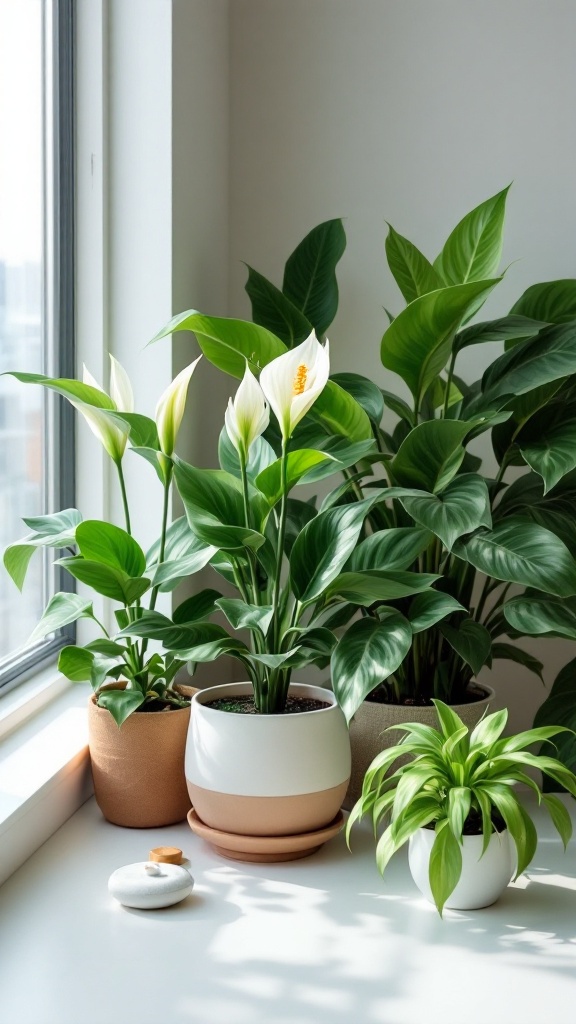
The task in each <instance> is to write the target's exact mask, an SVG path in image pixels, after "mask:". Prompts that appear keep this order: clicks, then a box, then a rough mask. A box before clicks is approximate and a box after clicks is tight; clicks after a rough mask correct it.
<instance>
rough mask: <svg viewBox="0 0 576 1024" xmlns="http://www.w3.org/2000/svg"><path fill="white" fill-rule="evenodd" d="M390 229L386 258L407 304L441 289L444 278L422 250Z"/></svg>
mask: <svg viewBox="0 0 576 1024" xmlns="http://www.w3.org/2000/svg"><path fill="white" fill-rule="evenodd" d="M388 229H389V230H388V237H387V239H386V258H387V260H388V266H389V267H390V270H391V272H392V274H393V276H394V280H395V281H396V284H397V285H398V287H399V289H400V291H401V292H402V295H403V296H404V298H405V300H406V302H413V301H414V299H417V298H418V297H419V296H420V295H426V294H427V293H428V292H434V291H436V290H437V289H438V288H441V287H442V285H443V283H444V282H443V280H442V278H441V277H440V275H439V274H438V273H437V272H436V271H435V270H434V267H433V266H432V264H431V263H429V261H428V260H427V259H426V257H425V256H423V255H422V253H421V252H420V250H419V249H418V248H417V247H416V246H415V245H414V244H413V243H412V242H410V241H409V239H407V238H404V237H403V236H402V235H399V234H398V232H397V231H395V230H394V228H393V227H392V225H391V224H389V225H388Z"/></svg>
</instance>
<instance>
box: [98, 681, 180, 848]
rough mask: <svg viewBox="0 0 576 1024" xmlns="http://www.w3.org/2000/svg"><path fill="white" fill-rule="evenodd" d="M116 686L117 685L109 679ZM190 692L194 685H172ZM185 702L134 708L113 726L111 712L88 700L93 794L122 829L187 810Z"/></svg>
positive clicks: (167, 820) (151, 824)
mask: <svg viewBox="0 0 576 1024" xmlns="http://www.w3.org/2000/svg"><path fill="white" fill-rule="evenodd" d="M114 685H115V686H116V687H117V686H118V684H114ZM176 689H177V690H178V691H179V692H180V693H181V694H183V695H184V696H188V697H191V696H192V695H193V694H194V693H196V688H195V687H191V686H177V687H176ZM189 721H190V705H188V707H185V708H176V709H174V710H170V711H146V712H138V711H135V712H134V713H133V714H132V715H130V717H129V718H127V719H126V721H125V722H124V723H123V725H122V726H121V727H120V728H118V726H117V725H116V722H115V721H114V719H113V718H112V715H111V714H110V712H109V711H108V710H106V709H105V708H99V707H98V705H97V704H96V697H95V696H94V695H93V696H92V697H90V700H89V702H88V742H89V746H90V760H91V764H92V777H93V779H94V796H95V797H96V803H97V804H98V806H99V808H100V810H101V811H102V814H103V815H104V817H105V818H106V819H107V821H110V822H112V824H114V825H123V826H124V827H125V828H158V827H160V826H162V825H173V824H175V823H176V822H177V821H182V820H183V819H184V818H185V817H186V814H187V813H188V811H189V810H190V799H189V797H188V790H187V788H186V779H185V776H184V751H185V749H186V738H187V734H188V723H189Z"/></svg>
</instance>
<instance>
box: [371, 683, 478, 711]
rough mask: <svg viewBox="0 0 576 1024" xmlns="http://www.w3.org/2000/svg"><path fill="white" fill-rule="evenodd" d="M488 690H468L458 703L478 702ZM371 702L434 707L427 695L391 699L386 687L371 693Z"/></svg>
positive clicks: (413, 706)
mask: <svg viewBox="0 0 576 1024" xmlns="http://www.w3.org/2000/svg"><path fill="white" fill-rule="evenodd" d="M485 698H486V692H485V691H484V690H476V689H470V690H467V691H466V693H464V694H463V695H462V696H461V697H458V700H457V702H456V703H457V704H476V703H477V702H478V701H479V700H485ZM367 699H368V701H369V703H371V704H391V705H393V706H394V707H398V708H400V707H402V708H431V707H434V705H433V704H432V701H431V700H428V699H427V698H426V697H405V698H404V700H400V701H397V700H391V699H390V696H389V695H388V693H387V692H386V690H385V689H384V687H381V688H380V687H379V688H378V689H376V690H373V692H372V693H371V694H370V696H369V697H368V698H367Z"/></svg>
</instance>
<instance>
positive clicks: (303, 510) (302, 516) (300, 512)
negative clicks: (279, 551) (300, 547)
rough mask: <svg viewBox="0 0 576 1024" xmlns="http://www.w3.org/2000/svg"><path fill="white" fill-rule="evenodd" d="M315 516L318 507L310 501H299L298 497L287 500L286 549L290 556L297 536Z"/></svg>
mask: <svg viewBox="0 0 576 1024" xmlns="http://www.w3.org/2000/svg"><path fill="white" fill-rule="evenodd" d="M315 516H316V509H315V508H314V505H312V504H310V502H308V501H299V499H298V498H288V501H287V502H286V535H285V537H284V551H285V553H286V555H287V556H288V557H290V553H291V551H292V548H293V547H294V542H295V540H296V538H297V537H299V536H300V534H301V533H302V530H303V529H304V527H305V526H306V524H307V523H309V522H311V520H312V519H314V518H315Z"/></svg>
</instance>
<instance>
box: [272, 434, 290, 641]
mask: <svg viewBox="0 0 576 1024" xmlns="http://www.w3.org/2000/svg"><path fill="white" fill-rule="evenodd" d="M281 460H282V461H281V464H280V488H281V491H282V499H281V503H280V523H279V527H278V550H277V552H276V577H275V579H274V592H273V595H272V607H273V609H274V611H273V615H272V642H273V645H274V647H273V650H274V651H276V650H279V649H280V647H279V642H280V636H279V632H280V587H281V576H282V561H283V558H284V537H285V535H286V509H287V505H286V497H287V495H286V490H287V471H288V442H287V441H286V440H285V439H284V438H282V455H281Z"/></svg>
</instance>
